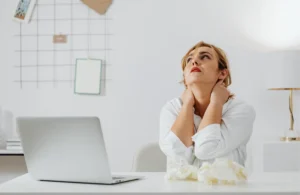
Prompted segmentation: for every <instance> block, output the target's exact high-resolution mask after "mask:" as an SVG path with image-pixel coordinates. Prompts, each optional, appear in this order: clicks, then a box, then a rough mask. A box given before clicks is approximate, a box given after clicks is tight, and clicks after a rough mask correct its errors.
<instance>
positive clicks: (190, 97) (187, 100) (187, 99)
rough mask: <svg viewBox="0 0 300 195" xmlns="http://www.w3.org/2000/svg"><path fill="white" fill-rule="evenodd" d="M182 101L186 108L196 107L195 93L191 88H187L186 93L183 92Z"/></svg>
mask: <svg viewBox="0 0 300 195" xmlns="http://www.w3.org/2000/svg"><path fill="white" fill-rule="evenodd" d="M181 99H182V101H183V105H185V106H192V107H193V106H194V104H195V97H194V94H193V92H192V90H191V89H189V88H187V89H186V90H185V91H184V92H183V94H182V96H181Z"/></svg>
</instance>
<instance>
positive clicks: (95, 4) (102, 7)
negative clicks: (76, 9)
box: [81, 0, 112, 15]
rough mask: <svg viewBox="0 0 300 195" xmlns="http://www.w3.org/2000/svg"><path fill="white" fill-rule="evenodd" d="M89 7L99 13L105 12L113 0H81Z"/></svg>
mask: <svg viewBox="0 0 300 195" xmlns="http://www.w3.org/2000/svg"><path fill="white" fill-rule="evenodd" d="M81 1H82V2H83V3H84V4H85V5H87V6H88V7H89V8H91V9H93V10H94V11H96V12H97V13H99V14H101V15H102V14H105V13H106V11H107V9H108V7H109V6H110V5H111V3H112V0H81Z"/></svg>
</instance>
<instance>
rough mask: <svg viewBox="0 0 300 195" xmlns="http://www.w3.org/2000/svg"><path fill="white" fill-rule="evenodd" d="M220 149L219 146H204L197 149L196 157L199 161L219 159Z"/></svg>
mask: <svg viewBox="0 0 300 195" xmlns="http://www.w3.org/2000/svg"><path fill="white" fill-rule="evenodd" d="M218 153H219V149H218V145H217V144H210V145H202V146H199V147H196V148H195V156H196V157H197V158H198V159H199V160H210V159H214V158H217V157H218Z"/></svg>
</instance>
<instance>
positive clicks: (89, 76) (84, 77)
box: [74, 59, 102, 95]
mask: <svg viewBox="0 0 300 195" xmlns="http://www.w3.org/2000/svg"><path fill="white" fill-rule="evenodd" d="M101 74H102V61H101V60H99V59H76V67H75V79H74V93H75V94H85V95H100V93H101Z"/></svg>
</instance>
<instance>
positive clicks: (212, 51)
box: [159, 42, 255, 167]
mask: <svg viewBox="0 0 300 195" xmlns="http://www.w3.org/2000/svg"><path fill="white" fill-rule="evenodd" d="M182 70H183V77H184V80H183V81H184V85H185V87H186V89H185V91H184V92H183V94H182V96H181V98H174V99H172V100H170V101H169V102H167V103H166V104H165V105H164V106H163V108H162V110H161V113H160V140H159V144H160V148H161V150H162V151H163V152H164V154H165V155H166V156H167V157H168V161H169V160H170V159H182V160H185V161H186V162H187V163H188V164H192V165H195V166H197V167H200V166H201V164H202V162H204V161H209V162H213V161H214V159H215V158H219V157H226V158H229V159H231V160H233V161H235V162H237V163H239V164H241V165H245V160H246V157H247V154H246V145H247V142H248V141H249V139H250V137H251V134H252V129H253V123H254V120H255V111H254V109H253V107H252V106H250V105H248V104H247V103H245V102H243V101H241V100H239V99H237V98H236V97H234V96H233V95H232V94H230V92H229V91H228V89H227V87H228V86H229V85H230V84H231V76H230V70H229V65H228V60H227V57H226V55H225V53H224V52H223V50H222V49H220V48H218V47H216V46H214V45H211V44H208V43H205V42H200V43H197V44H196V45H195V46H194V47H192V48H191V49H190V50H189V51H188V52H187V53H186V55H185V56H184V57H183V59H182Z"/></svg>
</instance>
